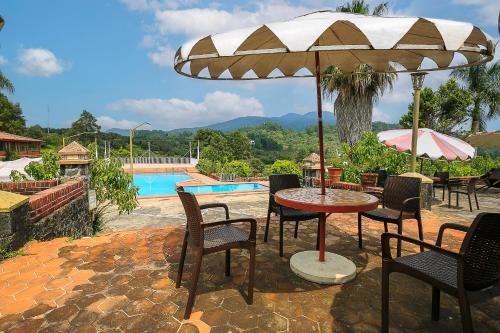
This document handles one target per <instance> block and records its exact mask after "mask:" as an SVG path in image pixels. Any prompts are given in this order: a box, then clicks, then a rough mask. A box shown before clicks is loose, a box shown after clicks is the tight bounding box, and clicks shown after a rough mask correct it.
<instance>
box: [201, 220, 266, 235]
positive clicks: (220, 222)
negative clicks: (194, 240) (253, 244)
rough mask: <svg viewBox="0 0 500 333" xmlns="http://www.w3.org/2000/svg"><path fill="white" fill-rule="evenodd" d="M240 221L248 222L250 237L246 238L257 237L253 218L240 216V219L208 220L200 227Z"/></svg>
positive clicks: (255, 223) (255, 222)
mask: <svg viewBox="0 0 500 333" xmlns="http://www.w3.org/2000/svg"><path fill="white" fill-rule="evenodd" d="M241 222H247V223H250V237H249V238H248V239H249V240H253V241H255V239H256V238H257V221H256V220H255V219H251V218H241V219H231V220H224V221H215V222H208V223H203V224H202V225H201V227H202V228H203V229H205V228H210V227H216V226H221V225H227V224H234V223H241Z"/></svg>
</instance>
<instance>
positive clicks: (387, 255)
mask: <svg viewBox="0 0 500 333" xmlns="http://www.w3.org/2000/svg"><path fill="white" fill-rule="evenodd" d="M391 238H396V239H399V240H401V241H403V242H407V243H411V244H415V245H419V246H423V247H424V248H426V249H430V250H432V251H436V252H439V253H441V254H444V255H446V256H448V257H452V258H454V259H459V258H461V255H460V254H458V253H455V252H452V251H449V250H445V249H443V248H441V247H439V246H436V245H432V244H430V243H426V242H422V241H421V240H418V239H415V238H411V237H407V236H403V235H400V234H395V233H391V232H384V233H383V234H382V236H381V242H382V258H383V259H392V255H391V248H390V246H389V241H390V240H391Z"/></svg>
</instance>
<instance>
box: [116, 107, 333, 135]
mask: <svg viewBox="0 0 500 333" xmlns="http://www.w3.org/2000/svg"><path fill="white" fill-rule="evenodd" d="M266 122H273V123H277V124H280V125H281V126H283V127H284V128H287V129H294V130H299V131H300V130H303V129H305V128H306V127H307V126H310V125H316V124H317V123H318V118H317V113H316V112H309V113H306V114H298V113H287V114H285V115H283V116H279V117H258V116H248V117H238V118H235V119H232V120H228V121H224V122H220V123H216V124H212V125H207V126H200V127H191V128H178V129H174V130H170V131H168V132H171V133H179V132H195V131H196V130H198V129H200V128H211V129H214V130H220V131H223V132H231V131H234V130H236V129H238V128H243V127H255V126H258V125H261V124H263V123H266ZM323 123H324V124H325V125H333V124H335V116H334V115H333V113H332V112H323ZM107 132H112V133H116V134H120V135H125V136H128V135H129V131H128V130H127V129H121V128H111V129H109V130H107Z"/></svg>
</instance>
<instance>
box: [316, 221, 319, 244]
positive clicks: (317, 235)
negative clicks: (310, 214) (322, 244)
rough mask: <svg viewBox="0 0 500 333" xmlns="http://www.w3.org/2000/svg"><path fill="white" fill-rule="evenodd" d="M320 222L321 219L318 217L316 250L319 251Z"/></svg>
mask: <svg viewBox="0 0 500 333" xmlns="http://www.w3.org/2000/svg"><path fill="white" fill-rule="evenodd" d="M319 223H320V219H318V228H317V229H316V251H319Z"/></svg>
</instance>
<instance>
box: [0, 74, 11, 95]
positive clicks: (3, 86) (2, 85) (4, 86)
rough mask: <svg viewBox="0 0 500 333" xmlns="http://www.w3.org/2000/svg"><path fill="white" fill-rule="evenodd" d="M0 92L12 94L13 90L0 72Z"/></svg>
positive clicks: (9, 82)
mask: <svg viewBox="0 0 500 333" xmlns="http://www.w3.org/2000/svg"><path fill="white" fill-rule="evenodd" d="M0 90H7V91H8V92H10V93H11V94H13V93H14V90H15V89H14V84H12V82H11V81H10V80H9V79H8V78H6V77H5V76H4V75H3V73H2V71H0Z"/></svg>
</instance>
